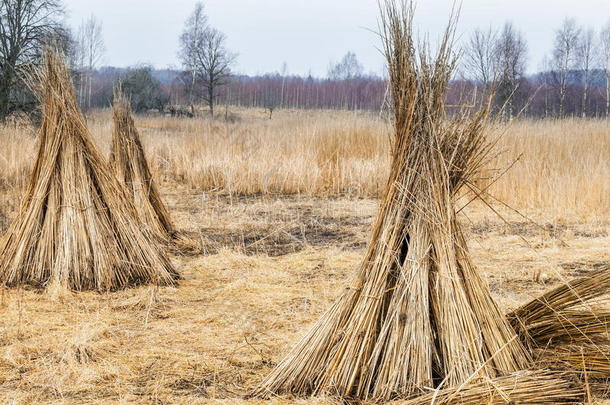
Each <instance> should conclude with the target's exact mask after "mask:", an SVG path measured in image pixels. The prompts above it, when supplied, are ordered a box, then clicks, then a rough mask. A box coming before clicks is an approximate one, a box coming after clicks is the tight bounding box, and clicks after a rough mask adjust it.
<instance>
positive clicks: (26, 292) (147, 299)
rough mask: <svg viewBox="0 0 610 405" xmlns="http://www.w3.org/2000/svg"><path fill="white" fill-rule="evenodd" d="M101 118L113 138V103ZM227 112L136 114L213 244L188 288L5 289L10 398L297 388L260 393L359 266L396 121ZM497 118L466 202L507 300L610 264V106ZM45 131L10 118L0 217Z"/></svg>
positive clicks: (159, 164) (160, 174)
mask: <svg viewBox="0 0 610 405" xmlns="http://www.w3.org/2000/svg"><path fill="white" fill-rule="evenodd" d="M88 121H89V126H90V128H91V130H92V132H93V135H94V139H95V141H96V143H97V144H98V145H99V146H100V148H101V149H102V151H103V152H104V153H105V154H106V155H108V153H109V150H110V142H111V137H112V122H111V113H110V112H109V111H96V112H93V113H92V114H90V115H89V117H88ZM230 121H231V122H225V121H224V120H223V119H218V120H206V119H186V118H185V119H174V118H166V117H137V118H136V126H137V128H138V129H139V130H140V133H141V134H142V138H143V143H144V148H145V149H146V152H147V154H148V157H149V162H150V164H151V169H152V172H153V175H155V176H156V178H157V179H158V182H159V185H160V190H161V194H162V197H163V198H164V200H165V202H166V203H167V205H168V208H169V210H170V213H171V215H172V217H173V218H174V221H175V224H176V227H177V228H178V229H180V230H183V231H185V232H186V233H187V234H188V235H189V236H190V237H192V238H194V239H197V240H199V241H200V242H201V243H202V246H203V252H202V253H201V254H195V255H186V256H176V257H173V258H172V262H173V264H174V265H175V267H176V268H177V269H178V270H179V271H180V272H181V273H182V274H183V276H184V280H183V281H181V282H180V286H179V287H178V288H176V287H138V288H135V289H128V290H124V291H120V292H109V293H104V294H99V293H93V292H84V293H78V294H69V293H66V294H69V296H62V297H59V298H57V297H50V296H48V295H47V294H46V293H43V292H40V291H36V290H30V289H28V288H25V289H17V290H2V291H1V292H0V313H1V314H2V322H0V403H14V404H28V403H54V404H89V403H90V404H94V403H117V404H123V403H151V404H181V403H183V404H187V403H188V404H198V403H202V404H203V403H227V404H233V403H241V402H248V403H253V404H254V403H259V402H260V403H277V404H284V403H286V404H288V403H294V402H293V401H292V400H290V399H287V398H274V399H272V400H271V401H270V402H266V401H260V400H255V399H246V397H247V394H248V393H249V392H250V391H251V390H252V389H253V388H254V387H255V386H257V384H259V383H260V382H261V381H262V379H263V378H264V377H265V376H266V375H267V374H269V372H270V371H271V370H272V369H273V367H274V365H276V364H277V362H279V361H280V360H281V359H282V356H283V355H284V354H285V353H286V351H287V350H288V349H289V348H290V347H291V346H292V345H293V344H294V342H295V341H297V340H298V338H299V337H300V336H302V335H303V334H304V333H305V332H306V330H307V328H308V326H309V325H311V324H312V323H313V322H314V321H315V320H316V319H318V318H319V317H320V316H321V314H322V313H324V312H325V310H326V309H327V308H328V307H329V306H330V305H331V303H332V302H334V301H335V299H336V298H337V296H338V295H339V294H340V292H341V291H342V289H343V288H344V287H345V285H346V281H347V280H349V279H351V278H352V277H353V276H354V272H355V269H356V268H357V266H358V264H359V263H360V262H361V260H362V258H363V257H364V255H365V248H366V243H367V241H368V236H369V234H370V229H371V224H372V222H373V220H374V217H375V215H376V211H377V207H378V200H377V196H378V195H379V193H380V191H381V188H382V187H383V186H384V184H385V181H386V179H387V177H388V171H389V165H390V156H389V150H390V146H389V142H390V137H389V134H390V133H389V127H388V125H387V124H386V123H385V122H384V120H383V119H382V118H380V117H379V116H378V115H373V114H367V113H362V112H353V113H351V112H336V111H279V112H277V113H274V118H273V120H269V119H267V115H266V114H265V112H264V111H262V110H260V111H259V110H237V111H233V112H232V114H231V120H230ZM493 131H494V135H495V136H497V137H498V145H497V157H496V159H495V160H494V162H493V164H492V165H493V167H489V171H488V173H489V176H488V178H487V179H483V180H481V181H483V182H486V184H485V187H489V188H488V191H489V193H490V195H491V196H493V197H491V196H488V197H487V201H488V202H489V205H490V206H491V208H490V207H486V206H485V205H484V204H482V203H480V202H477V203H476V204H473V205H470V206H468V207H467V208H466V209H465V210H464V211H462V212H461V215H460V218H459V219H460V221H461V222H462V224H463V227H464V231H465V236H466V239H467V240H468V245H469V247H470V249H471V254H472V257H473V260H474V262H475V264H476V265H477V267H478V268H479V269H480V270H481V273H482V275H483V276H484V278H485V279H486V281H487V282H488V283H489V286H490V289H491V291H492V295H493V298H494V299H495V300H496V302H498V304H499V305H500V306H501V307H502V309H504V310H509V309H513V308H516V307H517V306H519V305H520V304H523V303H525V302H527V301H528V300H529V299H531V298H532V297H535V296H537V295H538V294H540V293H542V292H543V291H546V290H548V289H549V288H550V287H552V286H554V285H558V284H560V283H561V282H562V281H563V280H565V279H571V278H573V277H580V276H583V275H586V274H590V273H592V272H594V271H595V270H597V269H600V268H602V267H604V266H606V265H608V264H609V263H610V248H609V247H610V123H608V122H606V121H596V120H586V121H584V120H576V119H574V120H563V121H536V122H534V121H520V120H518V121H515V122H513V123H511V124H501V125H497V126H496V127H495V128H494V130H493ZM35 135H36V130H35V129H34V128H33V127H31V126H29V125H22V124H7V125H5V126H3V127H2V128H0V144H1V145H2V148H0V229H2V231H5V230H6V228H7V226H8V223H9V222H10V221H11V220H12V219H13V218H14V217H15V214H16V210H17V208H18V207H19V204H20V198H21V195H22V192H23V189H24V187H25V184H26V181H27V177H28V174H29V172H30V170H31V166H32V164H33V161H34V158H35V152H36V139H35ZM505 171H506V173H504V172H505ZM503 173H504V174H503ZM494 198H497V200H498V201H496V200H495V199H494ZM467 200H468V196H465V201H467ZM499 201H502V202H499ZM494 211H497V214H500V215H501V217H499V216H498V215H497V214H496V213H494ZM299 403H303V404H313V403H320V404H322V403H334V402H333V400H331V399H325V398H319V399H315V400H314V399H312V400H300V402H299ZM592 403H593V402H592ZM599 403H602V402H599Z"/></svg>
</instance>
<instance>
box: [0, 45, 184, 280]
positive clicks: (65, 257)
mask: <svg viewBox="0 0 610 405" xmlns="http://www.w3.org/2000/svg"><path fill="white" fill-rule="evenodd" d="M38 79H39V80H40V100H41V103H42V106H43V120H42V126H41V128H40V130H39V142H40V146H39V150H38V156H37V159H36V163H35V165H34V170H33V172H32V174H31V177H30V183H29V187H28V190H27V193H26V195H25V198H24V202H23V205H22V208H21V210H20V213H19V215H18V217H17V219H16V220H15V221H14V222H13V223H12V225H11V226H10V229H9V231H8V233H7V235H5V237H4V238H3V240H2V242H1V244H0V283H2V284H4V285H7V286H17V285H22V284H28V285H33V286H36V287H49V286H57V287H60V288H69V289H73V290H86V289H92V290H99V291H104V290H113V289H118V288H123V287H127V286H131V285H135V284H141V283H156V284H173V283H174V282H175V280H176V279H177V278H178V274H177V272H176V271H175V270H174V268H173V266H172V265H171V263H170V262H169V260H168V259H167V258H166V257H165V256H164V255H163V253H162V251H161V249H160V248H161V247H160V246H159V244H158V243H157V242H156V241H155V238H154V237H153V236H152V235H151V234H149V233H148V232H145V231H143V230H142V226H141V225H140V223H139V222H138V220H137V215H136V212H135V208H134V206H133V204H132V203H131V201H130V200H129V198H128V197H127V194H126V191H125V189H124V188H123V187H122V185H121V184H120V183H119V182H118V180H117V179H116V178H115V177H114V175H113V174H112V171H111V169H110V167H109V166H108V164H107V163H106V162H105V161H104V159H103V157H102V156H101V154H100V153H99V152H98V151H97V150H96V148H95V145H94V144H93V142H92V140H91V136H90V134H89V131H88V129H87V125H86V122H85V119H84V117H83V115H82V114H81V112H80V111H79V109H78V106H77V103H76V99H75V97H74V88H73V86H72V83H71V79H70V74H69V72H68V69H67V67H66V65H65V62H64V60H63V57H62V56H61V55H60V54H59V52H58V51H55V50H50V49H49V50H47V52H46V56H45V61H44V68H43V71H41V72H40V74H39V78H38Z"/></svg>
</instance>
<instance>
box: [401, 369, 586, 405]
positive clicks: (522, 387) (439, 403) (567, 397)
mask: <svg viewBox="0 0 610 405" xmlns="http://www.w3.org/2000/svg"><path fill="white" fill-rule="evenodd" d="M541 386H544V388H545V395H540V387H541ZM582 399H583V391H582V389H580V388H579V387H578V386H577V385H576V384H575V383H574V382H571V381H570V379H569V376H568V375H565V374H561V373H556V372H551V371H524V372H520V373H515V374H512V375H508V376H503V377H497V378H492V379H488V380H477V381H469V382H466V383H464V384H462V385H460V386H459V387H454V388H447V389H440V390H434V391H432V392H430V393H428V394H426V395H422V396H420V397H418V398H415V399H412V400H408V401H404V402H400V404H401V405H430V404H435V405H455V404H485V405H507V404H530V405H555V404H565V403H568V404H570V403H575V402H581V401H582Z"/></svg>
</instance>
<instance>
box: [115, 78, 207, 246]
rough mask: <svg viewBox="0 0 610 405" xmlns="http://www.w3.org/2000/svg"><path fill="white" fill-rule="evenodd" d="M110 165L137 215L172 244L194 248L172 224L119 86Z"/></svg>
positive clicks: (128, 105) (126, 101)
mask: <svg viewBox="0 0 610 405" xmlns="http://www.w3.org/2000/svg"><path fill="white" fill-rule="evenodd" d="M112 116H113V124H114V127H113V131H112V145H111V150H110V166H111V167H112V169H113V170H114V173H115V175H116V177H117V178H118V179H119V181H120V182H121V183H122V184H124V185H125V186H126V188H127V192H128V195H129V197H130V199H131V200H132V202H133V205H134V206H135V208H136V211H137V214H138V218H139V219H140V221H141V222H142V223H144V224H146V225H147V226H148V227H149V228H150V229H151V230H152V231H153V232H154V234H155V235H156V236H157V237H158V238H159V239H160V240H161V241H163V242H166V243H169V244H170V246H171V247H173V248H176V249H180V250H193V249H195V247H194V244H193V243H192V242H190V241H188V240H186V238H184V237H182V236H181V235H180V234H179V233H178V232H177V231H176V230H175V227H174V225H173V223H172V220H171V217H170V215H169V211H168V210H167V208H166V206H165V204H164V203H163V200H162V199H161V195H160V194H159V190H158V188H157V185H156V183H155V181H154V179H153V176H152V174H151V171H150V169H149V165H148V161H147V159H146V155H145V153H144V147H143V146H142V141H141V139H140V135H139V133H138V130H137V129H136V126H135V123H134V120H133V115H132V111H131V104H130V102H129V100H128V99H127V98H126V97H125V95H124V94H123V93H122V90H121V88H120V87H117V88H116V89H115V94H114V105H113V114H112Z"/></svg>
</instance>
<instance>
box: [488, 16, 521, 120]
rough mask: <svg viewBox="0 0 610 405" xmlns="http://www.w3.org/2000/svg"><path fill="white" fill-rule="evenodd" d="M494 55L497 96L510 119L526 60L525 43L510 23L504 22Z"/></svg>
mask: <svg viewBox="0 0 610 405" xmlns="http://www.w3.org/2000/svg"><path fill="white" fill-rule="evenodd" d="M494 55H495V57H496V58H497V63H498V67H497V69H498V81H499V84H498V96H499V98H500V102H501V103H502V106H503V113H504V114H505V116H506V117H507V118H508V119H512V118H513V115H514V111H513V104H514V102H513V100H514V95H515V92H516V91H517V89H518V87H519V82H520V81H521V79H522V78H523V75H524V74H525V67H526V62H527V43H526V42H525V39H524V38H523V35H522V34H521V33H520V32H519V31H517V30H516V29H515V28H514V27H513V25H512V23H506V24H504V28H503V29H502V31H501V32H500V35H499V36H498V40H497V42H496V49H495V51H494Z"/></svg>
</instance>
